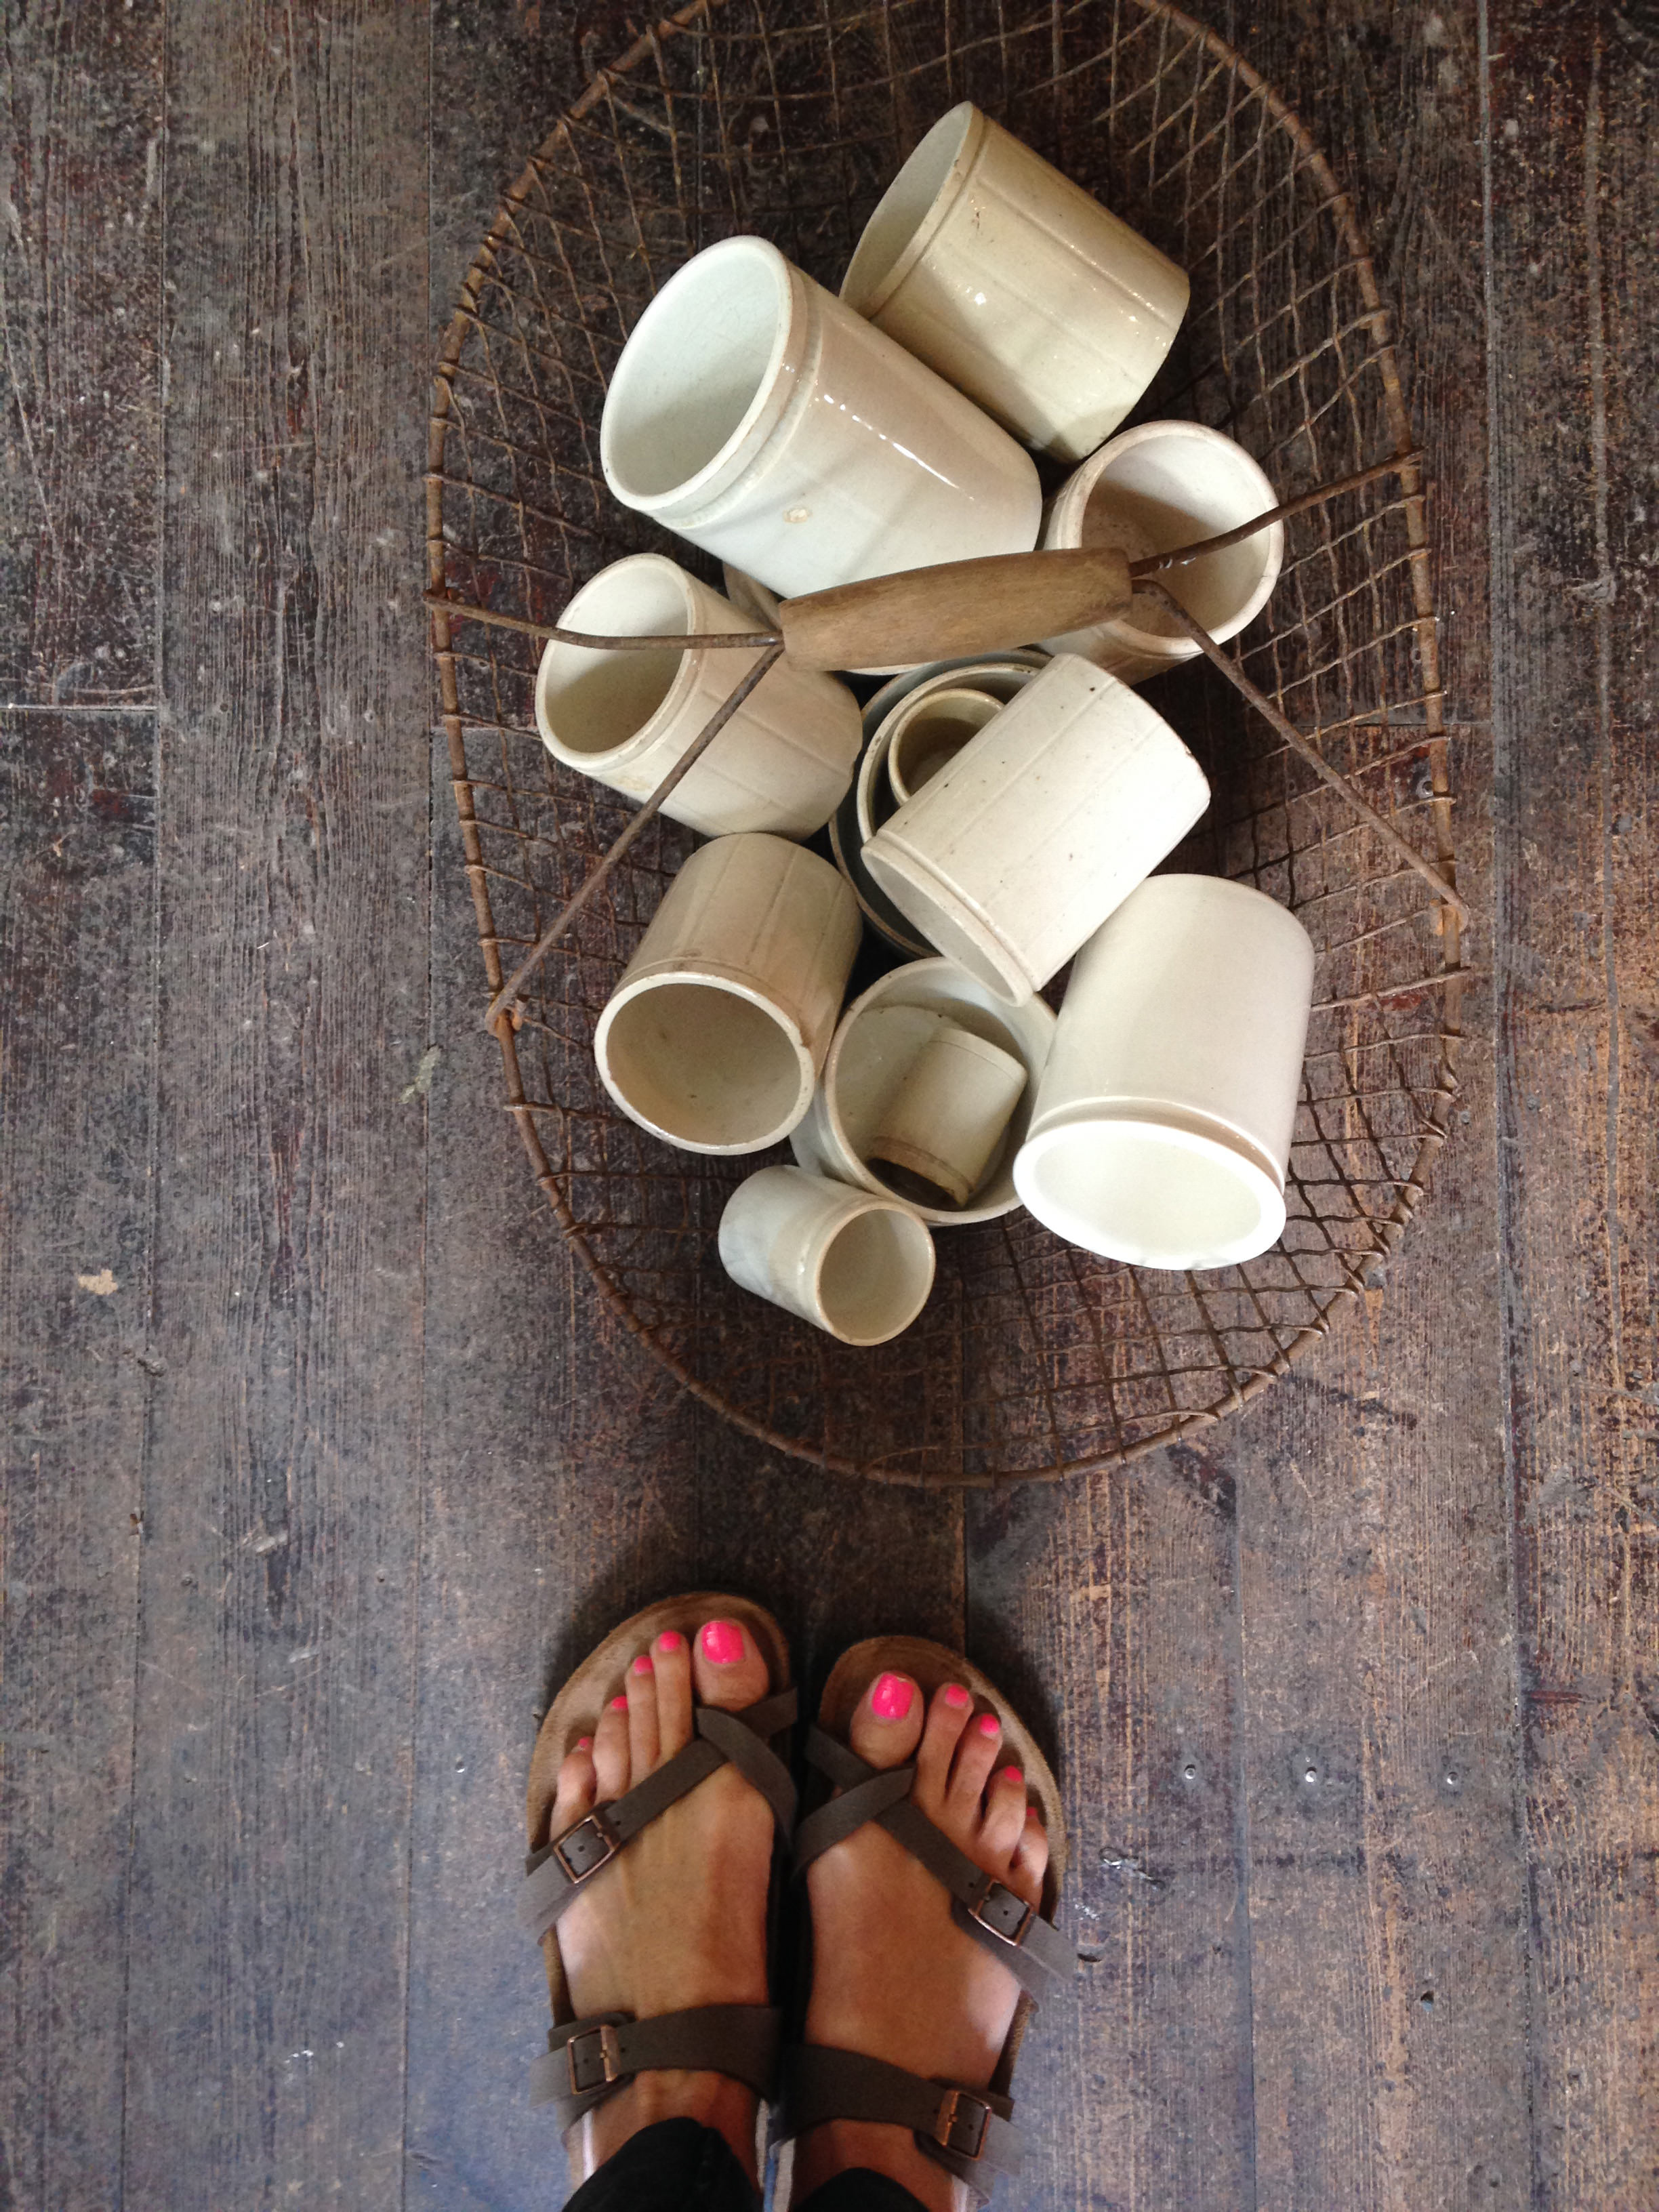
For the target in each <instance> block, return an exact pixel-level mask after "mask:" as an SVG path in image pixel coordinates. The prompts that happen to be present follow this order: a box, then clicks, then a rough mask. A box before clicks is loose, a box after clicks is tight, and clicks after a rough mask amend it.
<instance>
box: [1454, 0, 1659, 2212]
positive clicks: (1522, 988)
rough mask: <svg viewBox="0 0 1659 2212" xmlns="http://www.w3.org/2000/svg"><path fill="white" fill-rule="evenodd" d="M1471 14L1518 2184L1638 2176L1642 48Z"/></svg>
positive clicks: (1611, 2190)
mask: <svg viewBox="0 0 1659 2212" xmlns="http://www.w3.org/2000/svg"><path fill="white" fill-rule="evenodd" d="M1641 20H1644V19H1640V18H1637V17H1634V16H1621V15H1620V14H1619V13H1618V12H1617V11H1615V10H1614V9H1610V8H1596V9H1573V8H1566V7H1561V6H1546V7H1540V8H1536V9H1530V8H1528V9H1521V8H1516V7H1511V6H1503V7H1498V8H1496V9H1494V10H1493V13H1492V27H1491V31H1490V33H1489V40H1490V54H1491V64H1490V67H1491V76H1490V87H1489V120H1490V161H1491V173H1492V260H1491V273H1490V282H1491V291H1492V302H1493V314H1494V330H1493V339H1494V347H1493V362H1494V374H1493V379H1492V404H1493V409H1494V419H1495V435H1494V441H1493V453H1494V470H1493V520H1494V532H1493V556H1494V606H1495V612H1496V636H1497V640H1498V660H1497V670H1496V693H1495V699H1496V711H1497V732H1496V741H1497V748H1498V754H1497V757H1498V795H1499V805H1500V812H1499V836H1498V885H1499V905H1498V914H1499V932H1498V963H1499V964H1498V982H1499V991H1500V997H1499V1006H1500V1009H1501V1012H1502V1015H1503V1023H1504V1026H1503V1052H1502V1056H1501V1060H1500V1068H1499V1097H1500V1102H1501V1107H1500V1110H1501V1116H1502V1118H1501V1121H1500V1132H1501V1137H1502V1151H1501V1158H1502V1166H1503V1186H1502V1188H1503V1222H1502V1229H1503V1260H1504V1290H1505V1297H1504V1349H1505V1357H1506V1362H1507V1367H1508V1381H1509V1398H1510V1409H1511V1419H1512V1427H1511V1438H1510V1455H1511V1458H1510V1463H1511V1481H1512V1487H1513V1504H1514V1518H1515V1555H1516V1602H1517V1613H1518V1626H1519V1661H1520V1681H1521V1689H1522V1711H1523V1715H1524V1722H1525V1729H1524V1742H1525V1748H1526V1772H1527V1780H1528V1841H1529V1844H1530V1849H1531V1857H1532V1887H1531V1915H1532V1942H1533V1953H1534V1971H1533V1980H1532V2021H1533V2043H1532V2095H1533V2107H1534V2138H1533V2154H1534V2176H1533V2191H1532V2201H1533V2203H1534V2205H1536V2206H1538V2207H1540V2208H1544V2207H1547V2208H1550V2212H1566V2208H1567V2207H1569V2206H1571V2207H1573V2208H1575V2212H1577V2208H1579V2207H1595V2208H1601V2207H1604V2206H1605V2207H1609V2208H1610V2207H1613V2206H1615V2205H1617V2206H1624V2205H1626V2204H1638V2203H1642V2204H1645V2203H1653V2202H1655V2201H1656V2200H1659V2043H1656V2034H1659V2030H1656V2021H1659V1886H1656V1869H1659V1741H1656V1739H1659V1694H1656V1684H1659V1527H1656V1515H1655V1510H1654V1509H1655V1495H1656V1492H1655V1481H1656V1454H1655V1446H1656V1443H1659V1416H1656V1412H1655V1407H1656V1405H1659V1399H1656V1395H1655V1390H1656V1370H1655V1346H1654V1340H1653V1316H1654V1313H1655V1310H1656V1305H1655V1296H1654V1291H1655V1284H1654V1273H1653V1271H1654V1251H1655V1231H1656V1218H1655V1190H1656V1174H1655V1171H1656V1165H1659V1162H1656V1153H1655V1128H1656V1118H1655V1113H1656V1107H1659V1089H1656V1084H1659V1064H1656V1062H1659V1054H1656V1051H1655V1039H1656V1036H1659V1027H1656V1013H1659V955H1656V936H1655V927H1654V923H1655V897H1654V883H1655V865H1656V859H1659V848H1656V834H1655V823H1656V819H1659V812H1656V809H1659V773H1656V751H1655V744H1654V732H1655V728H1656V726H1659V697H1656V682H1655V678H1656V674H1659V659H1656V652H1655V637H1654V618H1653V610H1654V596H1653V581H1652V571H1651V568H1650V558H1651V546H1652V526H1651V522H1650V513H1651V501H1652V498H1653V483H1654V472H1655V468H1656V465H1659V440H1656V430H1655V426H1654V422H1653V415H1652V393H1653V389H1654V378H1655V370H1656V366H1659V361H1656V338H1655V332H1656V327H1659V324H1656V315H1659V288H1656V282H1655V276H1654V271H1653V266H1652V240H1653V236H1654V231H1655V224H1656V220H1659V189H1656V173H1659V171H1656V155H1659V143H1656V128H1655V110H1654V102H1653V96H1652V84H1653V79H1652V76H1651V75H1650V74H1649V73H1647V72H1648V70H1650V68H1651V65H1652V64H1653V63H1654V61H1655V60H1656V59H1659V53H1656V51H1655V46H1654V43H1653V41H1652V40H1651V39H1650V40H1649V42H1648V45H1647V47H1646V49H1645V51H1644V49H1643V48H1642V47H1641V46H1640V45H1639V43H1638V41H1639V38H1640V33H1639V32H1638V29H1637V24H1638V21H1641Z"/></svg>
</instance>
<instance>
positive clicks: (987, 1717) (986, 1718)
mask: <svg viewBox="0 0 1659 2212" xmlns="http://www.w3.org/2000/svg"><path fill="white" fill-rule="evenodd" d="M1001 1729H1002V1723H1001V1722H1000V1720H999V1719H998V1718H997V1717H996V1715H995V1714H994V1713H981V1715H980V1717H979V1732H980V1734H981V1735H1000V1733H1001Z"/></svg>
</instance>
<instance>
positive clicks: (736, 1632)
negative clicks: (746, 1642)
mask: <svg viewBox="0 0 1659 2212" xmlns="http://www.w3.org/2000/svg"><path fill="white" fill-rule="evenodd" d="M702 1656H703V1657H704V1658H705V1659H712V1660H713V1661H714V1664H715V1665H716V1666H717V1667H735V1666H736V1665H737V1663H738V1660H739V1659H741V1658H742V1656H743V1631H742V1629H740V1628H739V1627H738V1626H737V1625H736V1623H735V1622H733V1621H730V1620H705V1621H704V1623H703V1625H702Z"/></svg>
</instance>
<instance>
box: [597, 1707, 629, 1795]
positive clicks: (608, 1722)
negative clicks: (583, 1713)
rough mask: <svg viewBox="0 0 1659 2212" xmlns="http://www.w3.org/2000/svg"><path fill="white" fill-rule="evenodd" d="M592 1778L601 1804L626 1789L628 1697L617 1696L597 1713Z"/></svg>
mask: <svg viewBox="0 0 1659 2212" xmlns="http://www.w3.org/2000/svg"><path fill="white" fill-rule="evenodd" d="M593 1780H594V1786H595V1790H596V1793H597V1796H598V1802H599V1803H600V1804H601V1805H604V1804H608V1803H609V1802H611V1799H612V1798H614V1797H621V1796H625V1795H626V1793H627V1790H628V1699H626V1697H623V1696H617V1697H614V1698H612V1699H611V1702H610V1704H609V1705H607V1706H606V1707H605V1711H603V1712H602V1713H601V1714H600V1715H599V1726H598V1727H597V1728H596V1729H594V1731H593Z"/></svg>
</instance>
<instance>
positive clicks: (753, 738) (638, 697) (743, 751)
mask: <svg viewBox="0 0 1659 2212" xmlns="http://www.w3.org/2000/svg"><path fill="white" fill-rule="evenodd" d="M559 623H560V626H561V627H562V628H563V629H585V630H592V631H594V632H595V633H597V634H599V635H604V636H612V637H643V636H649V635H653V634H656V633H661V634H665V635H666V634H668V633H672V632H678V634H679V635H682V636H684V635H699V634H706V633H708V632H710V631H715V630H745V629H753V628H754V627H755V625H754V624H753V623H752V622H750V620H749V618H748V617H746V616H744V614H743V613H742V612H741V611H739V610H738V608H736V607H734V606H733V605H732V604H731V603H730V601H729V600H726V599H722V598H721V597H720V593H719V592H716V591H713V590H711V589H710V587H709V586H708V585H707V584H704V583H700V582H699V581H698V580H697V578H696V577H695V576H691V575H688V574H687V573H686V571H685V570H684V568H681V567H680V566H679V565H678V562H674V561H671V560H669V559H668V558H667V556H665V554H661V553H635V554H634V555H633V556H631V557H630V558H629V559H628V560H625V561H617V562H612V564H611V567H610V568H602V569H601V570H600V571H599V574H598V575H597V576H595V577H594V578H593V579H592V581H591V582H589V583H586V584H584V585H583V586H582V588H581V590H580V592H577V594H576V596H575V598H574V599H572V600H571V602H570V604H569V605H568V606H567V607H566V608H565V610H564V611H563V612H562V614H561V615H560V617H559ZM759 658H760V655H759V653H738V652H734V651H732V650H731V649H730V648H728V647H724V646H699V647H690V648H685V649H682V650H678V651H677V650H676V649H675V648H674V647H664V648H663V649H662V651H660V652H643V651H641V652H633V651H629V650H627V649H621V650H617V651H614V652H601V651H595V650H593V649H592V648H591V647H586V646H580V645H562V644H561V643H560V642H559V641H558V640H557V639H554V640H553V641H551V642H550V644H549V646H548V647H547V650H546V651H545V652H544V653H543V655H542V660H541V666H540V668H539V670H538V671H537V676H536V726H537V728H538V730H539V731H540V732H541V733H542V743H543V744H544V745H545V746H546V747H547V750H549V752H550V753H551V754H552V755H553V757H554V758H555V759H556V760H561V761H562V762H563V763H565V765H566V767H568V768H574V769H580V771H581V772H582V774H583V775H591V776H592V777H594V778H595V779H596V780H597V781H599V782H600V783H603V784H606V785H608V786H609V787H610V788H611V790H612V791H619V792H621V793H623V796H624V797H625V798H629V799H648V798H649V797H650V795H651V793H653V791H654V790H655V789H656V787H657V786H658V785H659V783H660V782H661V781H662V779H663V778H664V776H665V775H667V773H668V771H669V769H671V768H672V767H673V765H674V763H675V762H676V761H677V760H678V758H679V757H680V756H681V754H682V753H683V752H684V750H686V748H687V746H688V745H690V744H691V743H692V741H693V740H694V739H695V738H696V737H697V735H698V734H699V732H701V731H702V727H703V725H704V724H705V723H706V722H707V721H708V719H709V717H710V715H711V714H714V711H715V709H716V708H719V707H720V706H722V705H724V703H725V702H726V700H727V699H728V698H729V697H730V696H731V694H732V691H734V690H736V688H737V686H738V684H740V683H741V682H742V680H743V678H744V676H746V675H747V674H748V672H749V671H750V669H751V668H752V667H753V666H754V665H755V663H756V661H757V660H758V659H759ZM862 734H863V733H862V726H861V724H860V719H859V705H858V701H857V700H856V699H855V698H854V696H853V695H852V693H851V692H850V691H849V690H848V688H847V686H846V685H845V684H840V683H837V682H836V678H834V677H833V676H823V675H819V674H817V672H816V671H812V670H810V669H801V668H797V667H796V666H795V665H794V663H793V661H791V660H787V659H786V660H782V661H780V662H779V663H778V665H776V666H775V668H772V669H770V670H769V671H768V672H767V675H766V677H765V678H764V680H763V682H762V683H760V684H757V686H756V688H755V690H753V691H752V692H750V696H749V697H748V698H747V699H745V700H744V702H743V704H742V706H741V707H739V708H738V711H737V713H736V714H733V715H732V719H731V720H730V721H729V722H728V723H727V724H726V727H725V728H724V729H723V730H722V731H721V732H720V735H719V736H718V737H717V738H715V739H714V743H713V744H712V745H710V747H709V748H708V751H707V752H706V753H705V754H704V755H703V757H702V759H701V760H700V761H698V762H697V763H696V766H695V767H694V768H692V769H690V770H688V772H687V774H686V775H685V776H684V780H683V781H681V782H679V783H678V784H677V785H676V786H675V787H674V789H673V791H672V792H671V793H670V795H669V797H668V798H667V799H665V800H664V801H663V808H662V811H663V812H664V813H665V814H666V815H669V816H671V817H672V818H673V820H675V821H676V822H684V823H686V824H687V825H688V827H690V829H700V830H702V833H703V834H704V836H711V837H720V836H728V835H730V834H731V833H732V832H734V831H738V830H744V829H764V830H771V831H772V832H774V833H775V835H776V836H781V837H810V836H811V834H812V832H813V831H814V830H815V829H823V825H824V823H826V822H827V821H828V820H829V817H830V816H831V815H832V814H833V813H834V812H835V811H836V807H837V806H838V805H840V804H841V801H842V796H843V794H844V793H845V792H846V790H847V787H848V785H849V784H850V783H851V781H852V780H853V768H854V763H855V762H856V761H857V759H858V755H859V747H860V743H861V742H862Z"/></svg>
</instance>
